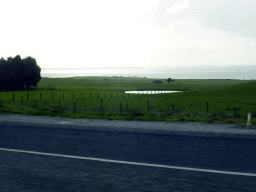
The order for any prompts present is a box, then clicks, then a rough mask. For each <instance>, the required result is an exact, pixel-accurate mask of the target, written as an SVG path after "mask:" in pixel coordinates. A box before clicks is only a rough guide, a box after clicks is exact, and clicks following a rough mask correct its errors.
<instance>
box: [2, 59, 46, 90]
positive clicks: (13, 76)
mask: <svg viewBox="0 0 256 192" xmlns="http://www.w3.org/2000/svg"><path fill="white" fill-rule="evenodd" d="M40 72H41V68H40V67H39V66H38V65H37V62H36V60H35V59H34V58H32V57H26V58H25V59H21V57H20V56H19V55H17V56H16V57H14V58H12V57H8V58H7V60H5V59H4V58H1V59H0V90H1V89H4V90H21V89H24V88H27V89H28V88H29V87H30V86H36V85H37V83H38V82H39V81H40V79H41V75H40Z"/></svg>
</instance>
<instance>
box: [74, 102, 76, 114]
mask: <svg viewBox="0 0 256 192" xmlns="http://www.w3.org/2000/svg"><path fill="white" fill-rule="evenodd" d="M74 113H76V102H74Z"/></svg>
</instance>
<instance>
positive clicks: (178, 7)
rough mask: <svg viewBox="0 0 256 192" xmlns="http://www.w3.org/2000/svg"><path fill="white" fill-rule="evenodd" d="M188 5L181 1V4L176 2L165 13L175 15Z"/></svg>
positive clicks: (187, 2) (186, 2)
mask: <svg viewBox="0 0 256 192" xmlns="http://www.w3.org/2000/svg"><path fill="white" fill-rule="evenodd" d="M188 5H189V1H182V2H178V3H177V2H176V3H175V4H174V6H173V7H172V8H171V9H169V10H168V11H166V13H175V12H179V11H181V10H182V9H184V8H186V7H187V6H188Z"/></svg>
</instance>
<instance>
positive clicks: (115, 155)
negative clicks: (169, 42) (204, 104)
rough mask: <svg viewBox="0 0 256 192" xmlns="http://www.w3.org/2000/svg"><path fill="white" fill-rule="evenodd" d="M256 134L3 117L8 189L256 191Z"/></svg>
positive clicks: (0, 128)
mask: <svg viewBox="0 0 256 192" xmlns="http://www.w3.org/2000/svg"><path fill="white" fill-rule="evenodd" d="M255 149H256V130H255V129H245V128H237V127H236V126H235V125H223V124H220V125H211V124H210V125H209V124H200V123H188V124H180V123H164V122H132V121H107V120H80V119H65V118H51V117H33V116H20V115H1V116H0V169H1V172H0V182H1V185H0V191H255V190H256V166H255V157H256V150H255Z"/></svg>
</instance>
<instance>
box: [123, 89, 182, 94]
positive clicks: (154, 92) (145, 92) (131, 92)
mask: <svg viewBox="0 0 256 192" xmlns="http://www.w3.org/2000/svg"><path fill="white" fill-rule="evenodd" d="M177 92H181V91H164V90H162V91H161V90H154V91H152V90H145V91H125V93H130V94H162V93H177Z"/></svg>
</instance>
